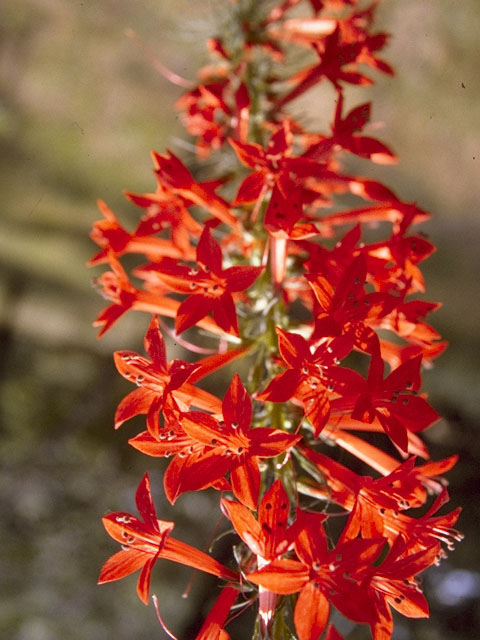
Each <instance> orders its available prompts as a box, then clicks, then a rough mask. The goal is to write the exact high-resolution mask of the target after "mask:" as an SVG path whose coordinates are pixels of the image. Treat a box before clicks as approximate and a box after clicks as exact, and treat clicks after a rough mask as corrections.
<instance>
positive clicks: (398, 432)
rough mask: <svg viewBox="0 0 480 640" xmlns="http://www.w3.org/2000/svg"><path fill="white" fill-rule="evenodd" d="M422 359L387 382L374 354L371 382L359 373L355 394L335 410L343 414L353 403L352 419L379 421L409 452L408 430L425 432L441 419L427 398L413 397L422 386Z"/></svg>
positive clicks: (335, 405)
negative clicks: (424, 430) (420, 371)
mask: <svg viewBox="0 0 480 640" xmlns="http://www.w3.org/2000/svg"><path fill="white" fill-rule="evenodd" d="M421 359H422V358H421V356H417V357H415V358H412V359H411V360H408V361H407V362H404V363H403V364H401V365H400V366H399V367H397V369H394V370H393V371H392V372H391V373H390V375H389V376H387V378H385V379H384V378H383V370H384V363H383V360H382V358H381V356H380V354H379V353H373V355H372V356H371V361H370V368H369V370H368V378H367V380H365V379H364V378H362V377H361V376H360V375H359V374H355V375H356V377H357V382H356V383H355V384H352V387H351V391H352V392H353V395H351V396H350V397H347V395H346V394H345V397H344V398H338V399H335V400H333V401H332V403H331V405H332V411H335V412H339V413H342V412H344V411H346V410H350V409H349V407H351V406H352V404H353V411H352V413H351V416H352V418H354V419H355V420H359V421H360V422H366V423H370V424H371V423H372V422H373V421H374V420H378V421H379V422H380V424H381V425H382V427H383V429H384V430H385V433H386V434H387V435H388V436H389V438H390V439H391V440H392V441H393V442H394V443H395V444H396V445H397V446H398V447H399V448H400V449H401V450H402V451H405V452H408V436H407V431H413V432H414V433H415V432H418V431H422V430H423V429H426V428H427V427H429V426H430V425H431V424H432V423H433V422H435V421H436V420H438V418H439V415H438V414H437V412H436V411H435V410H434V409H433V408H432V407H431V406H430V405H429V404H428V402H427V401H426V400H425V398H421V397H420V396H416V395H413V393H415V392H416V391H417V390H418V389H419V387H420V373H419V368H420V365H421ZM352 373H354V372H352Z"/></svg>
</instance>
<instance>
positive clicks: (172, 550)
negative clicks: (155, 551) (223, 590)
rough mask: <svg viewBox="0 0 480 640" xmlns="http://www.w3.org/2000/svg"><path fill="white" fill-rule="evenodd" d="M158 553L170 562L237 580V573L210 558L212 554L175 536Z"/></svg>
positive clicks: (226, 578)
mask: <svg viewBox="0 0 480 640" xmlns="http://www.w3.org/2000/svg"><path fill="white" fill-rule="evenodd" d="M159 555H160V557H161V558H165V559H167V560H171V561H172V562H178V563H179V564H184V565H186V566H187V567H193V568H194V569H199V570H200V571H204V572H205V573H210V574H211V575H212V576H217V578H223V579H224V580H234V581H236V580H238V575H237V574H236V573H235V572H234V571H231V570H230V569H228V568H227V567H225V566H224V565H223V564H221V563H220V562H218V560H215V558H212V556H209V555H207V554H206V553H203V551H199V550H198V549H195V547H191V546H190V545H189V544H186V543H185V542H181V541H180V540H176V539H175V538H168V539H167V541H166V542H165V545H164V547H163V549H162V550H161V552H160V554H159Z"/></svg>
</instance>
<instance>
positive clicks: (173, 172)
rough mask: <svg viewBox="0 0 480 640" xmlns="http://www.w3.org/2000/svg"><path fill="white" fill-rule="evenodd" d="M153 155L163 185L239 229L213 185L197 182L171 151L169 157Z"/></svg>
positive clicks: (156, 170)
mask: <svg viewBox="0 0 480 640" xmlns="http://www.w3.org/2000/svg"><path fill="white" fill-rule="evenodd" d="M152 155H153V161H154V163H155V173H156V175H157V177H158V179H159V180H160V181H161V182H162V184H164V185H167V186H168V187H170V189H171V190H172V191H173V192H174V193H176V194H178V195H180V196H182V197H183V198H185V199H187V200H189V201H190V202H192V203H193V204H198V205H200V206H201V207H204V208H205V209H206V210H207V211H209V212H210V213H211V214H212V215H213V216H215V217H216V218H218V220H220V221H221V222H224V223H225V224H228V225H230V226H231V227H238V220H237V219H236V218H235V216H234V215H233V213H232V212H231V211H230V209H229V207H228V204H227V203H226V202H225V200H223V199H222V198H220V196H217V194H216V193H215V191H214V189H213V188H212V186H211V185H209V184H207V183H200V182H196V181H195V180H194V178H193V176H192V174H191V173H190V171H189V170H188V169H187V167H186V166H185V165H184V164H183V162H182V161H181V160H180V159H179V158H177V156H175V155H174V154H173V153H172V152H171V151H168V155H162V154H160V153H155V152H154V153H153V154H152Z"/></svg>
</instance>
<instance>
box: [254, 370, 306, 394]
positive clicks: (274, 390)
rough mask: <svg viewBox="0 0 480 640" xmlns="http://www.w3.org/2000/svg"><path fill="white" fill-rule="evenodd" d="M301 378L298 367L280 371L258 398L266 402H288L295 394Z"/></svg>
mask: <svg viewBox="0 0 480 640" xmlns="http://www.w3.org/2000/svg"><path fill="white" fill-rule="evenodd" d="M301 380H302V376H301V374H300V372H299V371H298V369H287V370H286V371H283V372H282V373H279V374H278V376H276V377H275V378H274V379H273V380H272V381H271V382H270V384H269V385H268V387H267V388H266V389H265V391H262V393H260V394H259V395H258V396H257V399H258V400H263V401H265V402H267V401H268V402H287V400H290V398H291V397H292V396H293V395H294V394H295V392H296V390H297V389H298V387H299V385H300V383H301Z"/></svg>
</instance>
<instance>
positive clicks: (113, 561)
mask: <svg viewBox="0 0 480 640" xmlns="http://www.w3.org/2000/svg"><path fill="white" fill-rule="evenodd" d="M151 557H152V556H151V554H149V553H145V551H138V550H137V549H128V550H127V551H119V552H118V553H115V554H114V555H113V556H111V557H110V558H109V559H108V560H107V561H106V562H105V564H104V565H103V567H102V568H101V570H100V575H99V577H98V584H104V583H105V582H112V581H113V580H120V579H121V578H124V577H125V576H128V575H130V574H131V573H134V572H135V571H138V569H140V568H141V567H143V565H144V564H145V563H146V562H148V561H149V560H150V558H151Z"/></svg>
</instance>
